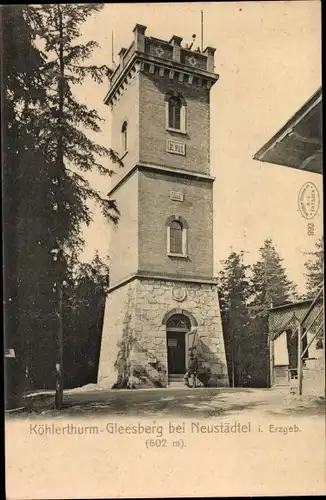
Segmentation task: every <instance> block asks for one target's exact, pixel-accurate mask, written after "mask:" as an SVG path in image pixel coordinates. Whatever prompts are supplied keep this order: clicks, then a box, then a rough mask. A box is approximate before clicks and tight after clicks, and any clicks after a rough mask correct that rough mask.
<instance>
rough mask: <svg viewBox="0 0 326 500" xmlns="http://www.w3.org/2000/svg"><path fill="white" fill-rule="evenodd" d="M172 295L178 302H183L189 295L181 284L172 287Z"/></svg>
mask: <svg viewBox="0 0 326 500" xmlns="http://www.w3.org/2000/svg"><path fill="white" fill-rule="evenodd" d="M172 297H173V298H174V300H176V301H177V302H182V301H183V300H185V298H186V297H187V292H186V290H185V288H183V287H182V286H181V285H176V286H174V287H173V288H172Z"/></svg>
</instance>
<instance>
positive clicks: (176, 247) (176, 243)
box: [170, 220, 183, 254]
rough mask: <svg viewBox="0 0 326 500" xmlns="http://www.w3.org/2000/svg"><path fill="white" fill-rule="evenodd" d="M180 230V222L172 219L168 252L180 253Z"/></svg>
mask: <svg viewBox="0 0 326 500" xmlns="http://www.w3.org/2000/svg"><path fill="white" fill-rule="evenodd" d="M182 232H183V226H182V224H181V222H179V221H177V220H174V221H173V222H171V225H170V253H179V254H180V253H182Z"/></svg>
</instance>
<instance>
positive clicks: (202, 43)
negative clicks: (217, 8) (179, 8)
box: [200, 10, 204, 52]
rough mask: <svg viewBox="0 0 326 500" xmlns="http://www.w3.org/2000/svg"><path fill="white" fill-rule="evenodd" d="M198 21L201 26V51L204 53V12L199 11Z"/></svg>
mask: <svg viewBox="0 0 326 500" xmlns="http://www.w3.org/2000/svg"><path fill="white" fill-rule="evenodd" d="M200 20H201V23H200V24H201V26H200V35H201V36H200V38H201V51H202V52H203V51H204V12H203V11H202V10H201V11H200Z"/></svg>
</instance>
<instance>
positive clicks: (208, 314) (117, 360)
mask: <svg viewBox="0 0 326 500" xmlns="http://www.w3.org/2000/svg"><path fill="white" fill-rule="evenodd" d="M180 287H181V288H180ZM176 288H177V289H178V290H177V291H179V296H177V298H178V299H179V300H176V299H175V298H174V297H173V293H172V290H174V291H175V290H176ZM180 289H181V292H182V294H183V295H184V296H185V297H183V296H182V299H183V300H182V301H180ZM174 295H175V296H176V294H174ZM170 314H185V315H186V316H187V315H188V317H191V318H192V319H193V321H194V322H195V324H196V323H197V327H196V328H197V350H196V354H197V359H198V378H199V379H200V380H202V381H203V385H205V386H211V387H218V386H220V387H227V386H228V385H229V381H228V375H227V365H226V357H225V349H224V341H223V332H222V322H221V315H220V310H219V303H218V295H217V289H216V285H211V284H198V283H186V282H183V283H179V282H178V283H176V282H172V281H165V280H163V279H161V280H155V279H140V278H137V279H134V280H133V281H131V282H129V283H127V284H125V285H122V286H121V287H120V288H117V289H115V290H113V291H112V292H110V294H109V296H108V298H107V302H106V306H105V316H104V324H103V332H102V344H101V354H100V364H99V373H98V383H99V384H100V385H101V386H104V387H107V388H141V387H167V385H168V369H167V367H168V360H167V337H166V325H165V324H164V318H166V317H167V315H170Z"/></svg>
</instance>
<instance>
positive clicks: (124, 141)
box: [121, 121, 128, 154]
mask: <svg viewBox="0 0 326 500" xmlns="http://www.w3.org/2000/svg"><path fill="white" fill-rule="evenodd" d="M127 151H128V123H127V122H126V121H125V122H123V125H122V127H121V152H122V154H124V153H126V152H127Z"/></svg>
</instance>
